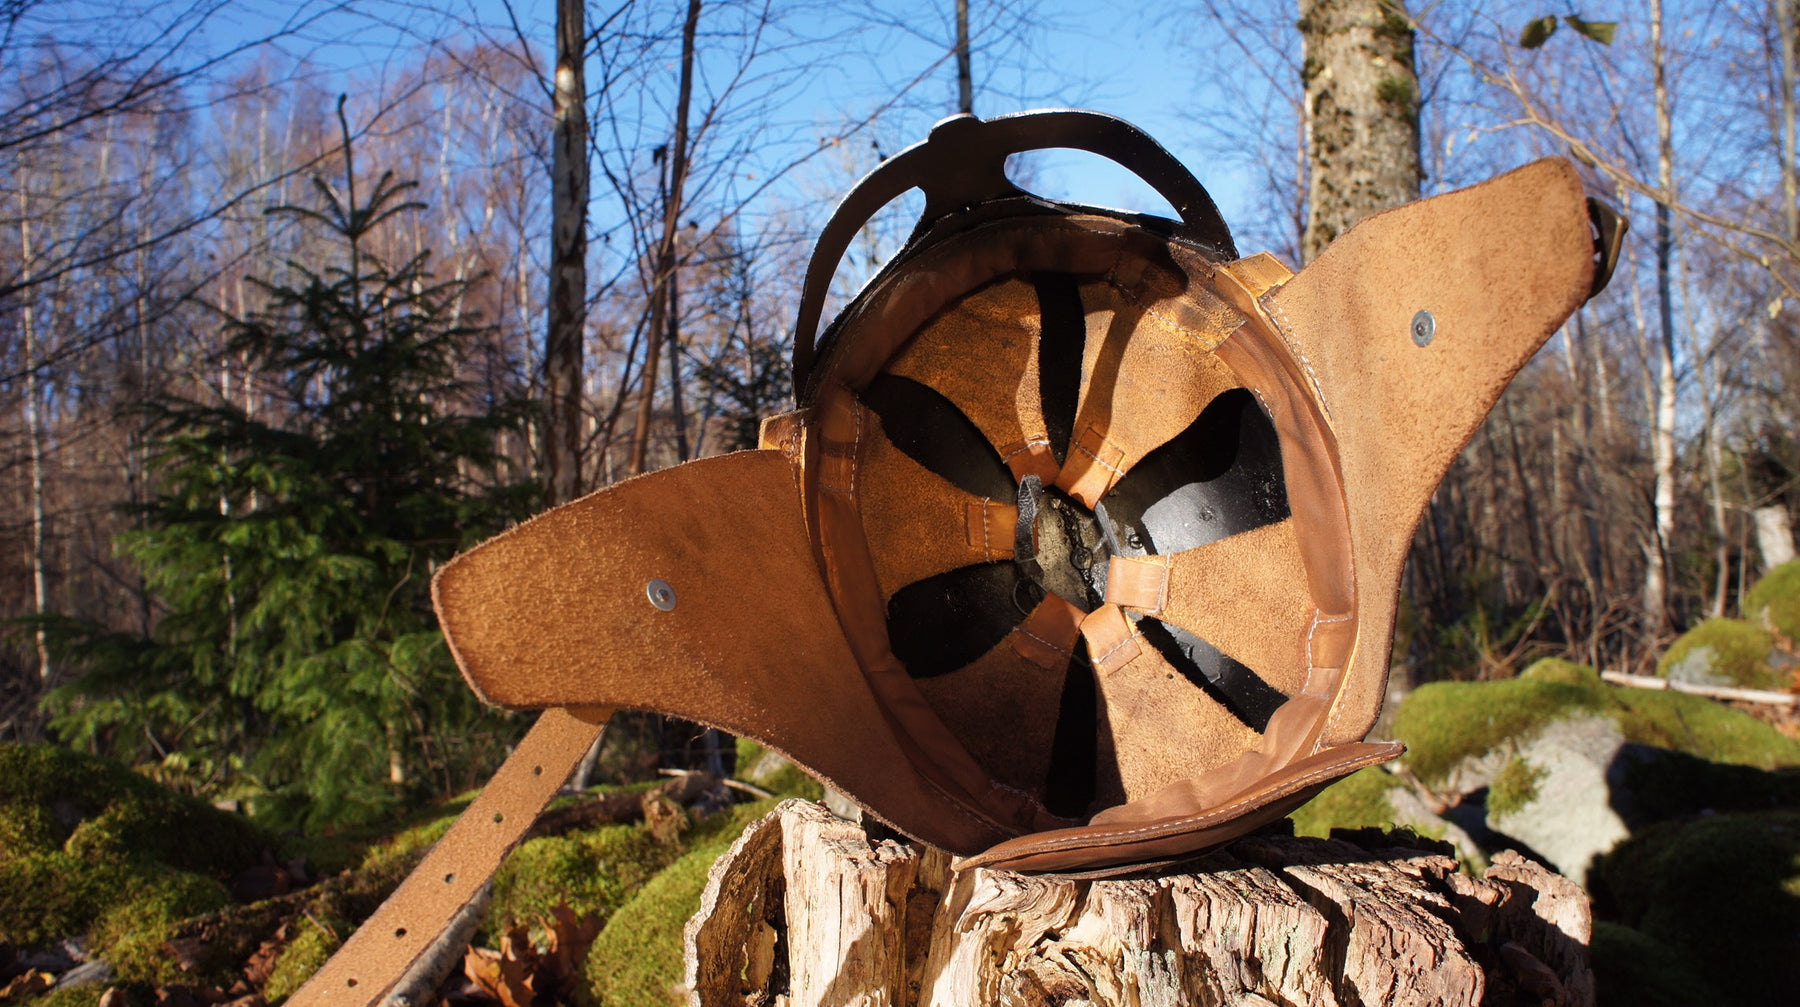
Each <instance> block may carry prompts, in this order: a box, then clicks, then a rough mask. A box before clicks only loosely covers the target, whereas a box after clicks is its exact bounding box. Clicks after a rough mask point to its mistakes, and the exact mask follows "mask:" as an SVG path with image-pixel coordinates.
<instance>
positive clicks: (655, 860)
mask: <svg viewBox="0 0 1800 1007" xmlns="http://www.w3.org/2000/svg"><path fill="white" fill-rule="evenodd" d="M681 852H682V851H681V850H680V849H679V848H676V847H672V846H666V845H664V844H662V843H659V842H657V841H656V840H655V839H654V838H652V837H651V836H650V834H649V833H648V832H647V831H645V830H644V829H643V828H642V827H640V826H636V825H609V826H605V827H602V828H599V829H592V830H588V831H584V832H572V833H568V834H566V835H561V836H544V837H542V838H539V839H533V840H531V841H530V842H528V843H526V844H524V845H523V846H521V847H519V849H518V850H517V851H515V852H514V853H513V855H512V857H511V858H509V859H508V860H507V862H506V866H504V867H502V868H501V869H500V873H499V874H498V875H496V876H495V878H494V901H493V905H492V907H491V908H490V909H489V910H488V916H487V927H486V929H487V932H486V934H485V941H484V942H485V943H488V944H489V945H490V946H492V944H493V942H494V941H495V940H496V939H497V937H498V935H499V933H500V932H501V931H503V930H504V929H505V927H506V926H507V925H509V924H510V923H511V922H513V921H516V920H527V921H530V920H540V919H548V918H549V917H550V911H551V910H552V909H554V908H556V907H557V906H559V905H566V906H568V907H569V908H570V909H573V910H575V912H576V913H577V914H579V915H583V916H597V917H599V918H600V920H601V921H602V922H605V921H606V920H608V919H611V918H612V915H613V913H614V912H616V911H617V910H618V908H619V907H620V906H621V905H624V904H625V902H626V901H627V900H628V899H630V898H631V895H632V893H633V892H635V891H637V890H638V889H639V888H641V887H643V886H644V884H645V883H646V882H648V881H649V880H650V879H651V878H653V877H655V876H656V873H657V872H658V871H661V870H662V869H663V868H665V867H667V866H669V864H671V863H673V862H674V861H675V860H676V859H677V858H678V857H679V856H680V855H681Z"/></svg>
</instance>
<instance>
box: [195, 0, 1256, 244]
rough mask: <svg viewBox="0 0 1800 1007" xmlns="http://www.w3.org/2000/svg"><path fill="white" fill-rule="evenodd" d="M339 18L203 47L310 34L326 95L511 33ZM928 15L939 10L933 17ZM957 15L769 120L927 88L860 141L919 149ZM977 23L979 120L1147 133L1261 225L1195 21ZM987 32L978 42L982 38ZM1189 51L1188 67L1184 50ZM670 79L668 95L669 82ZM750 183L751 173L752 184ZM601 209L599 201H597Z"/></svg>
mask: <svg viewBox="0 0 1800 1007" xmlns="http://www.w3.org/2000/svg"><path fill="white" fill-rule="evenodd" d="M346 6H347V8H348V9H347V10H346V9H345V8H333V7H326V6H320V7H315V8H307V7H305V6H304V5H296V4H291V3H278V2H269V0H262V2H245V0H240V2H237V3H234V4H231V5H229V6H227V7H225V8H223V9H222V10H221V12H220V14H219V15H218V16H217V17H216V18H215V19H214V20H213V21H212V22H211V23H210V24H209V26H208V31H207V35H208V38H209V41H211V42H212V43H213V44H214V45H215V46H219V45H226V44H231V43H233V42H235V41H237V40H240V39H244V38H255V37H258V36H260V35H262V34H266V33H267V32H268V31H269V29H270V28H271V27H272V26H275V25H278V24H282V23H293V21H294V20H295V19H296V18H301V19H307V20H306V23H307V25H308V27H307V28H305V29H304V30H303V31H301V32H300V33H299V34H298V35H297V36H295V37H293V38H291V39H289V40H287V41H285V42H284V43H283V48H284V49H285V50H286V51H288V52H289V53H290V54H301V53H304V54H307V55H308V56H309V57H310V58H311V59H312V60H313V61H315V62H317V63H319V64H322V65H323V66H324V67H325V68H326V69H327V72H328V73H331V74H333V75H334V76H337V77H340V78H341V80H339V81H333V82H324V83H325V84H326V86H328V87H333V88H334V89H336V88H338V87H343V86H345V82H348V81H350V80H351V79H352V78H355V79H360V80H364V81H366V80H369V79H376V80H379V79H381V78H384V77H387V76H390V75H396V74H397V73H398V71H399V70H400V69H402V68H404V67H405V66H406V65H408V64H409V63H411V62H413V61H415V60H416V59H417V53H418V51H419V50H418V45H419V42H418V40H419V39H420V38H422V37H432V36H437V35H441V34H442V33H443V32H444V27H443V25H444V23H445V21H446V15H448V16H449V17H450V18H454V19H457V20H460V21H462V22H465V23H479V24H483V25H486V26H488V30H490V31H492V32H494V33H495V34H498V35H501V36H503V37H504V36H509V35H510V33H511V29H510V23H509V18H508V15H507V12H506V8H505V7H504V6H503V5H502V4H500V3H498V2H494V0H455V2H449V3H439V4H413V3H397V2H391V0H380V2H372V3H370V2H365V3H360V4H351V5H346ZM656 6H658V7H662V8H668V9H669V10H670V11H676V10H678V9H679V5H678V4H677V3H676V2H674V0H659V2H658V4H657V5H656ZM938 6H941V7H942V9H941V10H938V9H935V8H936V7H938ZM603 7H604V5H594V6H592V7H591V8H590V15H589V16H590V21H592V20H595V19H597V18H598V17H599V16H600V12H601V11H602V9H603ZM1015 8H1016V9H1015ZM719 9H720V8H718V7H714V6H712V5H709V7H708V8H707V9H706V10H705V12H703V15H702V17H703V21H702V29H703V31H704V30H705V28H706V27H707V25H708V22H707V20H706V19H707V18H708V16H709V15H711V14H713V12H714V11H716V10H719ZM951 9H952V5H951V3H950V2H949V0H944V2H942V3H941V4H937V5H932V6H922V5H910V6H908V7H904V8H898V10H899V11H900V13H896V14H895V15H894V17H895V21H896V26H895V27H893V28H883V29H880V30H879V31H865V33H864V34H863V35H862V36H861V37H860V38H859V39H858V40H857V41H855V42H854V43H853V44H852V45H850V46H846V51H843V52H839V53H837V54H835V56H834V58H831V59H828V60H827V61H826V62H827V64H828V65H826V66H824V67H821V68H820V70H819V72H817V73H816V74H814V75H813V77H812V80H811V82H810V83H806V84H804V85H801V86H797V87H791V88H789V89H787V90H786V91H785V92H784V94H783V97H784V107H783V108H782V109H781V110H780V112H779V113H778V114H779V115H782V116H785V117H787V118H788V119H789V120H791V121H793V122H797V123H802V124H804V123H805V122H806V121H808V120H811V121H813V122H819V123H823V122H829V121H832V120H834V119H838V118H841V117H844V116H847V115H848V116H855V115H858V114H862V113H863V112H864V111H865V110H866V109H867V108H868V107H869V106H870V105H871V103H874V102H879V101H881V100H884V98H885V96H886V95H887V94H889V93H891V91H892V90H893V89H895V88H896V87H897V86H898V84H900V83H902V82H907V81H910V80H911V79H913V78H916V77H918V76H919V75H920V74H921V73H925V74H926V76H925V77H924V79H922V80H920V81H919V82H918V84H917V85H916V86H915V87H914V88H913V91H912V99H911V101H912V103H913V105H914V106H915V107H909V108H907V109H905V110H903V111H901V112H900V113H899V114H897V115H893V116H891V117H890V119H889V121H888V122H887V124H886V125H884V126H883V127H882V128H881V129H880V131H879V136H877V137H871V138H870V139H875V140H877V141H878V142H880V143H881V144H882V145H883V149H884V152H887V153H891V152H892V151H893V150H894V149H897V148H898V147H900V146H903V145H905V144H906V143H909V142H913V141H916V140H918V139H922V138H923V136H924V132H925V130H926V129H927V128H929V125H930V122H931V121H932V120H933V119H935V118H936V117H937V116H938V115H939V114H947V113H948V112H950V111H952V110H953V107H954V101H955V78H954V68H953V65H952V64H951V63H950V62H949V61H948V60H947V59H946V60H944V61H943V62H942V63H941V64H939V65H937V66H936V68H935V69H930V68H931V67H932V64H933V63H934V62H935V61H938V60H940V59H943V57H944V55H945V47H944V46H943V45H942V44H940V43H939V41H938V40H940V39H942V40H945V41H947V40H948V37H949V32H950V25H951V21H950V17H951V13H950V12H951ZM971 10H972V20H973V21H974V22H975V23H976V25H977V31H978V34H977V38H976V46H975V49H976V51H975V77H976V80H977V85H978V87H977V93H976V102H975V104H976V111H977V113H978V114H982V115H995V114H1000V113H1004V112H1012V111H1018V110H1020V109H1023V108H1031V107H1045V106H1079V107H1089V108H1095V109H1098V110H1101V111H1105V112H1109V113H1111V114H1114V115H1118V116H1120V117H1122V118H1125V119H1127V120H1130V121H1132V122H1134V123H1136V124H1137V125H1139V126H1140V127H1142V128H1143V129H1145V130H1146V131H1147V132H1149V133H1150V134H1151V135H1152V136H1154V137H1155V138H1157V139H1158V140H1159V141H1160V142H1161V143H1162V144H1163V145H1164V146H1165V147H1167V148H1169V150H1170V151H1171V152H1173V153H1174V154H1175V155H1176V156H1177V157H1178V158H1180V159H1181V160H1182V161H1183V162H1184V163H1186V164H1187V165H1188V166H1189V168H1190V169H1191V170H1193V171H1195V173H1196V175H1198V176H1199V177H1200V180H1201V181H1202V183H1203V184H1205V185H1206V186H1207V187H1208V188H1209V189H1210V190H1211V191H1212V193H1213V196H1214V198H1215V200H1217V201H1218V202H1219V203H1220V205H1221V209H1222V210H1224V212H1225V213H1226V216H1227V219H1228V220H1230V221H1233V222H1234V223H1236V222H1239V221H1245V220H1246V217H1247V216H1248V215H1250V214H1253V213H1256V212H1258V211H1257V210H1256V209H1255V208H1254V207H1253V206H1252V205H1251V194H1250V192H1249V186H1248V183H1247V181H1246V179H1245V178H1244V177H1243V176H1242V175H1240V174H1238V173H1237V172H1236V171H1234V170H1233V169H1232V168H1231V167H1229V166H1228V165H1227V164H1225V163H1224V162H1222V161H1221V160H1220V159H1218V158H1216V157H1208V156H1207V151H1206V148H1205V136H1204V131H1203V130H1202V129H1199V128H1197V126H1196V122H1195V119H1194V117H1195V116H1196V114H1198V111H1199V110H1200V109H1201V108H1203V107H1205V105H1206V104H1207V96H1206V94H1205V93H1204V92H1203V88H1202V81H1201V76H1202V75H1201V74H1200V72H1199V69H1198V68H1197V67H1196V65H1195V64H1194V58H1193V56H1192V55H1191V54H1192V53H1194V52H1196V51H1198V52H1211V53H1214V54H1216V53H1217V52H1218V51H1219V47H1217V46H1199V47H1195V46H1194V45H1193V39H1192V38H1191V36H1188V35H1185V34H1184V31H1191V30H1192V29H1191V27H1190V28H1187V29H1183V28H1182V27H1181V26H1182V25H1184V24H1186V25H1189V26H1191V25H1193V24H1194V19H1193V18H1191V17H1177V15H1176V14H1174V13H1171V12H1170V10H1168V9H1158V10H1152V11H1144V10H1139V11H1136V12H1125V13H1121V12H1119V11H1117V10H1107V9H1103V8H1102V7H1100V6H1099V5H1094V4H1084V3H1079V2H1070V0H1048V2H1042V3H1031V4H1019V3H1014V4H1012V5H1010V6H1009V5H1006V4H1003V3H999V4H997V3H984V0H973V2H972V4H971ZM514 11H515V13H516V16H517V20H518V23H519V25H520V27H521V28H522V29H523V30H524V32H525V34H526V35H527V36H528V37H530V38H532V39H533V41H534V42H537V43H539V44H540V45H542V46H543V50H544V51H547V49H548V42H549V40H550V38H551V24H552V20H551V19H552V18H553V16H554V10H553V5H552V4H551V3H549V2H547V0H520V2H517V3H515V4H514ZM296 12H299V13H296ZM817 13H818V16H817V18H816V19H813V20H809V21H808V22H807V23H805V24H803V25H801V26H800V27H801V30H808V31H810V30H816V29H822V28H825V27H827V26H829V25H831V24H832V22H833V20H834V19H836V20H837V21H838V22H840V23H843V24H847V23H849V22H850V15H848V14H846V13H844V12H843V10H842V9H840V10H837V11H835V12H834V11H833V9H832V8H830V7H821V8H817ZM315 14H316V19H314V18H313V15H315ZM809 17H810V15H809ZM984 23H985V25H986V27H987V28H988V30H987V31H986V32H982V28H983V26H984ZM1021 26H1022V27H1021ZM465 30H466V29H465ZM1184 44H1185V46H1186V51H1185V52H1183V51H1181V49H1180V48H1179V47H1182V46H1183V45H1184ZM869 45H874V46H876V47H877V49H876V50H875V51H873V52H868V51H865V52H857V51H855V47H857V46H869ZM927 71H929V72H927ZM592 72H593V71H591V70H590V74H591V73H592ZM666 76H668V77H669V78H670V79H671V80H672V78H673V67H670V68H669V73H668V74H667V75H666ZM772 146H773V145H772ZM841 160H842V159H840V161H841ZM871 161H872V158H871ZM753 173H754V172H753V171H750V170H746V172H745V174H746V176H749V175H751V174H753ZM849 174H850V172H849V169H848V168H847V166H845V165H843V164H841V163H840V164H838V165H828V166H825V167H824V168H821V169H814V168H813V167H812V166H808V167H807V168H805V169H802V170H799V171H795V172H793V173H792V177H791V183H792V185H791V188H788V191H786V192H785V193H784V192H781V190H780V189H779V188H778V189H777V190H776V192H775V193H772V194H774V195H776V196H777V199H779V200H780V201H781V202H783V203H788V204H791V203H793V202H795V201H800V202H806V201H808V200H814V199H816V198H817V196H815V194H819V195H822V193H823V192H825V191H835V192H840V193H841V191H842V190H843V188H844V187H845V186H846V185H847V184H848V183H847V179H848V177H849ZM1034 177H1035V178H1036V179H1037V180H1038V181H1039V182H1041V183H1042V184H1041V186H1040V187H1041V188H1042V189H1043V190H1044V191H1045V194H1046V195H1051V196H1057V197H1062V198H1078V199H1080V200H1081V201H1083V202H1089V203H1097V204H1102V205H1112V206H1119V207H1122V208H1125V209H1134V210H1146V211H1150V212H1165V213H1166V212H1167V209H1166V204H1163V203H1162V202H1161V200H1160V199H1159V198H1158V197H1157V196H1156V195H1155V194H1154V193H1153V192H1151V191H1150V189H1149V188H1148V187H1147V186H1145V185H1143V184H1142V183H1139V182H1137V181H1136V180H1135V179H1134V178H1132V177H1131V176H1130V175H1129V173H1127V172H1124V171H1123V170H1119V169H1116V168H1113V167H1112V166H1110V165H1107V164H1106V163H1105V162H1103V161H1101V160H1100V159H1099V158H1095V157H1091V156H1087V155H1072V154H1069V155H1053V156H1044V157H1040V158H1038V159H1037V160H1036V163H1035V165H1034ZM596 198H597V199H599V198H600V195H599V194H596Z"/></svg>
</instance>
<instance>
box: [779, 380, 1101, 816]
mask: <svg viewBox="0 0 1800 1007" xmlns="http://www.w3.org/2000/svg"><path fill="white" fill-rule="evenodd" d="M871 419H872V415H871V414H870V413H869V412H868V411H867V410H865V409H863V407H862V406H861V404H860V403H858V402H857V401H856V399H855V398H854V396H852V395H851V393H850V391H849V390H848V389H846V388H844V387H843V386H841V385H831V386H827V387H826V389H825V391H824V393H823V394H822V395H821V398H820V401H819V402H818V404H817V406H816V413H815V422H816V424H817V431H818V436H817V437H816V438H813V440H816V441H817V443H818V445H819V447H818V461H817V463H816V464H815V465H814V466H813V467H812V468H811V469H810V470H809V471H810V472H812V473H814V474H815V479H814V480H812V481H810V482H807V483H803V485H804V486H805V488H807V489H809V490H811V491H812V492H811V493H809V494H808V496H809V498H810V499H811V500H812V501H813V508H814V510H815V513H817V515H818V522H817V524H816V525H815V526H814V528H813V533H814V535H816V536H817V537H816V539H815V543H814V544H815V550H816V551H817V554H818V557H819V560H820V562H821V563H822V565H823V568H824V571H825V582H826V585H827V586H828V588H829V589H830V595H831V600H832V604H833V606H834V607H835V609H836V612H837V616H838V622H839V625H840V626H841V627H842V628H843V631H844V635H845V638H846V639H847V640H848V642H849V645H850V649H851V652H852V653H853V655H854V657H855V666H856V667H858V668H861V669H862V672H863V679H864V680H865V681H866V682H867V684H868V687H869V689H870V690H871V691H872V692H873V693H874V694H875V696H876V697H878V698H879V701H880V705H881V707H882V712H883V715H884V716H885V717H886V718H888V719H889V721H890V722H891V724H892V725H893V726H894V728H895V730H896V732H897V733H898V735H899V736H900V737H901V738H902V739H903V744H904V746H905V749H906V752H907V757H908V758H907V761H908V762H909V763H910V764H911V766H912V768H913V769H914V770H915V771H916V772H917V773H918V774H920V775H921V776H922V777H923V778H925V780H926V781H928V782H929V784H930V786H931V787H932V788H933V789H935V790H937V791H938V792H939V793H941V794H942V795H943V796H944V798H945V799H946V800H948V801H951V802H953V803H954V806H955V807H956V809H957V810H958V811H959V812H961V813H962V814H964V815H967V816H969V817H971V818H974V819H978V820H981V821H983V822H987V823H991V824H992V825H993V826H994V827H996V828H1001V829H1005V830H1007V831H1010V832H1014V833H1018V832H1029V831H1034V830H1036V829H1040V828H1044V827H1046V824H1045V823H1052V822H1055V823H1064V824H1066V823H1065V820H1063V819H1061V818H1058V817H1057V816H1054V815H1051V814H1050V813H1049V812H1048V811H1046V810H1044V808H1043V806H1042V805H1041V804H1039V803H1038V802H1037V801H1036V800H1035V799H1033V798H1032V797H1031V796H1030V795H1029V794H1027V793H1025V792H1023V791H1020V790H1017V789H1016V788H1013V787H1009V786H1006V785H1005V784H1002V783H1001V782H1000V781H998V780H995V779H994V778H993V777H992V776H991V775H989V774H988V773H987V771H986V770H984V769H982V767H981V765H980V763H979V762H977V761H976V759H975V758H974V756H973V755H972V754H970V752H969V750H968V748H967V747H966V746H965V745H964V744H963V742H962V741H961V740H960V739H958V738H957V737H956V735H955V734H953V733H951V731H950V729H949V728H948V727H946V726H945V724H944V722H943V720H942V719H941V718H939V717H938V715H937V713H936V711H935V710H933V709H932V707H931V704H930V703H929V702H928V701H927V700H926V699H925V695H924V693H922V692H921V691H920V690H919V686H918V683H917V682H916V681H915V680H914V679H913V678H912V676H911V675H909V674H907V671H906V668H905V666H904V665H902V664H901V663H900V659H899V658H897V657H895V656H894V652H893V649H892V647H891V646H890V645H889V642H888V635H887V605H886V600H885V598H884V597H883V596H882V594H881V589H880V585H879V583H878V582H877V580H876V576H875V563H874V560H873V558H872V557H871V556H870V554H869V545H868V540H867V538H866V536H865V532H864V527H863V518H862V513H861V498H860V495H859V493H860V490H861V485H860V483H859V480H858V476H859V473H860V469H861V466H862V465H863V464H864V462H865V461H866V459H867V452H868V451H869V450H870V448H871V444H872V439H871V438H870V436H869V434H870V428H869V421H870V420H871ZM802 764H803V765H811V764H810V763H806V762H805V761H804V760H802ZM847 792H848V793H849V794H850V795H851V796H852V798H853V799H856V800H859V801H860V800H861V799H862V795H860V794H858V793H857V792H855V791H847ZM871 803H876V802H871ZM868 810H870V811H871V812H873V813H875V814H876V815H877V817H882V818H883V820H884V821H889V822H891V823H892V824H894V825H895V826H897V827H899V828H900V829H902V830H903V831H905V832H906V833H907V834H909V835H917V833H916V832H915V831H914V830H915V829H916V828H920V827H925V828H933V827H934V825H933V824H932V823H931V822H930V820H929V810H928V809H923V808H917V809H915V808H903V809H900V810H901V811H905V812H906V814H901V813H899V812H898V811H896V810H895V808H894V807H892V806H888V807H872V808H868ZM918 812H923V813H924V820H923V821H917V822H916V821H914V820H913V817H912V816H913V815H914V814H915V813H918ZM887 816H891V817H887ZM920 838H924V837H923V836H920ZM927 841H930V840H927ZM950 848H952V849H954V847H950Z"/></svg>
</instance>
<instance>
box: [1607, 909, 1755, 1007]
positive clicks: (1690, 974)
mask: <svg viewBox="0 0 1800 1007" xmlns="http://www.w3.org/2000/svg"><path fill="white" fill-rule="evenodd" d="M1588 947H1589V950H1590V952H1591V954H1592V958H1593V965H1594V993H1595V997H1594V999H1595V1002H1596V1003H1597V1005H1598V1007H1715V1005H1723V1004H1726V1003H1728V1002H1729V1001H1728V1000H1727V999H1726V998H1725V995H1724V994H1722V993H1720V992H1719V991H1718V990H1717V989H1715V988H1714V987H1713V985H1712V984H1711V983H1709V982H1707V981H1706V977H1705V976H1704V975H1702V974H1701V972H1700V969H1699V967H1698V966H1696V965H1695V964H1694V962H1693V961H1692V959H1690V958H1688V957H1687V956H1686V955H1685V954H1682V953H1681V951H1680V950H1679V949H1677V948H1672V947H1669V946H1668V945H1666V944H1664V943H1662V942H1661V941H1659V940H1657V939H1656V938H1654V937H1651V936H1649V935H1647V934H1641V933H1639V932H1637V931H1636V930H1633V929H1631V928H1630V927H1627V926H1622V925H1620V924H1618V923H1611V922H1608V921H1606V920H1595V921H1594V936H1593V940H1592V941H1591V942H1590V944H1589V945H1588Z"/></svg>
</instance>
